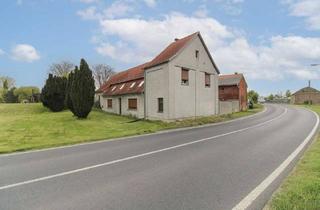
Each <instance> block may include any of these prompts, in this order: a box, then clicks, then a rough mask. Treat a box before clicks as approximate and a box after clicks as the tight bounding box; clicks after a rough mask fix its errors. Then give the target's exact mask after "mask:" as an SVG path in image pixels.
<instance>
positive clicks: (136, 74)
mask: <svg viewBox="0 0 320 210" xmlns="http://www.w3.org/2000/svg"><path fill="white" fill-rule="evenodd" d="M198 35H200V33H199V32H196V33H193V34H191V35H189V36H186V37H184V38H182V39H176V40H175V41H174V42H172V43H171V44H170V45H169V46H167V47H166V48H165V49H164V50H163V51H162V52H161V53H160V54H159V55H157V56H156V57H155V58H154V59H153V60H152V61H150V62H147V63H144V64H142V65H139V66H136V67H133V68H130V69H128V70H126V71H122V72H119V73H117V74H115V75H113V76H111V78H110V79H109V80H107V81H106V83H105V84H104V85H102V86H101V87H100V88H99V89H98V90H97V91H96V92H97V93H103V95H104V96H108V95H124V94H132V93H142V92H144V85H141V86H139V87H137V86H138V85H137V84H136V85H135V86H134V87H132V88H130V86H131V84H132V83H134V82H136V83H139V84H140V82H141V81H143V80H144V71H145V69H147V68H151V67H153V66H156V65H160V64H162V63H165V62H168V61H169V60H170V59H171V58H172V57H174V56H175V55H176V54H177V53H178V52H179V51H180V50H182V49H183V48H184V47H185V46H186V45H187V43H189V41H190V40H192V39H193V38H194V37H195V36H198ZM200 38H201V36H200ZM201 41H202V42H203V40H202V38H201ZM203 44H204V42H203ZM205 48H206V46H205ZM206 50H207V48H206ZM207 51H208V50H207ZM208 53H209V52H208ZM209 55H210V54H209ZM210 58H211V56H210ZM211 60H212V58H211ZM212 62H213V60H212ZM213 64H214V62H213ZM214 66H215V64H214ZM217 71H218V69H217ZM122 85H124V86H123V87H122ZM120 87H122V88H121V89H120Z"/></svg>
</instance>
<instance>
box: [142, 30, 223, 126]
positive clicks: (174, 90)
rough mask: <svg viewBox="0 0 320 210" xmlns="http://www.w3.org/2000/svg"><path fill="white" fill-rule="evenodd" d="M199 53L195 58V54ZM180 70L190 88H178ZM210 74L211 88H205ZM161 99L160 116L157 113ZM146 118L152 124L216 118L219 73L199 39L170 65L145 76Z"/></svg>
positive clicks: (165, 65)
mask: <svg viewBox="0 0 320 210" xmlns="http://www.w3.org/2000/svg"><path fill="white" fill-rule="evenodd" d="M196 51H198V58H196V56H195V54H196ZM182 68H185V69H188V70H189V84H188V85H182V84H181V70H182ZM205 73H209V74H210V87H206V86H205ZM158 98H163V102H164V105H163V112H162V113H159V112H158V104H157V103H158V100H157V99H158ZM145 100H146V116H145V118H147V119H151V120H156V119H159V120H177V119H183V118H192V117H199V116H209V115H215V114H218V111H219V109H218V106H219V104H218V73H217V70H216V69H215V67H214V65H213V64H212V62H211V60H210V57H209V55H208V54H207V51H206V49H205V47H204V45H203V44H202V42H201V40H200V38H199V36H197V37H196V38H195V39H194V40H192V41H191V42H190V43H189V44H188V45H187V46H186V47H185V48H184V49H183V50H182V51H181V52H180V53H179V54H177V55H176V56H175V57H174V58H173V59H172V60H171V61H170V62H168V63H165V64H162V65H159V66H155V67H153V68H150V69H148V70H146V72H145Z"/></svg>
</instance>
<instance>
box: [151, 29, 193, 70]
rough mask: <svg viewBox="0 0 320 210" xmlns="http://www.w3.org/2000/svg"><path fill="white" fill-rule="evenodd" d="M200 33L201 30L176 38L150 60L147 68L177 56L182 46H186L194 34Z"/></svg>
mask: <svg viewBox="0 0 320 210" xmlns="http://www.w3.org/2000/svg"><path fill="white" fill-rule="evenodd" d="M198 34H199V32H196V33H193V34H191V35H189V36H186V37H184V38H182V39H176V40H175V41H174V42H172V43H171V44H170V45H169V46H167V47H166V48H165V49H164V50H163V51H162V52H161V53H160V54H159V55H157V56H156V57H155V58H154V59H153V60H152V61H150V62H149V65H147V66H146V68H150V67H153V66H156V65H159V64H162V63H165V62H167V61H169V60H170V58H172V57H173V56H175V55H176V54H177V53H178V52H179V51H180V50H181V49H182V48H184V47H185V46H186V44H187V43H188V42H189V41H190V40H192V39H193V38H194V36H196V35H198Z"/></svg>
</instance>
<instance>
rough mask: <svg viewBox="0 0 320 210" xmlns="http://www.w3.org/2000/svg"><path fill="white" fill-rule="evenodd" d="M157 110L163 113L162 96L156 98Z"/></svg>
mask: <svg viewBox="0 0 320 210" xmlns="http://www.w3.org/2000/svg"><path fill="white" fill-rule="evenodd" d="M158 112H160V113H163V98H158Z"/></svg>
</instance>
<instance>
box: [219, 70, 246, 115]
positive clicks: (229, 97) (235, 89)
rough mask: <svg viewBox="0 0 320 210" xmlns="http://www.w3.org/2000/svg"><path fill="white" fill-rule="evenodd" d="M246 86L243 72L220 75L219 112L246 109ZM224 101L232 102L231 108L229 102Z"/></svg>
mask: <svg viewBox="0 0 320 210" xmlns="http://www.w3.org/2000/svg"><path fill="white" fill-rule="evenodd" d="M247 88H248V86H247V83H246V80H245V78H244V76H243V74H238V73H235V74H230V75H220V76H219V101H220V114H225V113H229V112H237V111H243V110H246V109H247V105H248V101H247V100H248V97H247ZM226 102H233V104H232V108H231V110H230V106H231V105H230V103H226ZM228 110H229V111H228Z"/></svg>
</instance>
